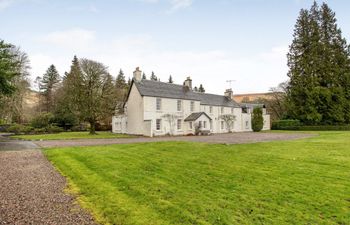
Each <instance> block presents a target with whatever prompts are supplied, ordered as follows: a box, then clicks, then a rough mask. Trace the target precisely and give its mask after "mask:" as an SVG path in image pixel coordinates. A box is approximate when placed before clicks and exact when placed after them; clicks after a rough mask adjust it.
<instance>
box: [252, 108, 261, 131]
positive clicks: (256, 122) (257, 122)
mask: <svg viewBox="0 0 350 225" xmlns="http://www.w3.org/2000/svg"><path fill="white" fill-rule="evenodd" d="M263 126H264V118H263V115H262V109H261V108H255V109H253V114H252V129H253V131H254V132H259V131H261V130H262V128H263Z"/></svg>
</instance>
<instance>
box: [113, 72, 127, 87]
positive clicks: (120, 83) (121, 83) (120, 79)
mask: <svg viewBox="0 0 350 225" xmlns="http://www.w3.org/2000/svg"><path fill="white" fill-rule="evenodd" d="M115 86H116V88H117V89H125V88H126V86H127V83H126V81H125V76H124V73H123V71H122V70H121V69H120V70H119V74H118V76H117V79H116V81H115Z"/></svg>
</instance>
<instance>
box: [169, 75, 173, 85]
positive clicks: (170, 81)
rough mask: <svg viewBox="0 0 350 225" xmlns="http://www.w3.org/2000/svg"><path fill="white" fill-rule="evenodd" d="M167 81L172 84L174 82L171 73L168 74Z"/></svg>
mask: <svg viewBox="0 0 350 225" xmlns="http://www.w3.org/2000/svg"><path fill="white" fill-rule="evenodd" d="M168 83H169V84H172V83H174V81H173V78H172V76H171V75H170V76H169V80H168Z"/></svg>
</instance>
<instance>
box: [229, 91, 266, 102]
mask: <svg viewBox="0 0 350 225" xmlns="http://www.w3.org/2000/svg"><path fill="white" fill-rule="evenodd" d="M272 98H273V93H271V92H267V93H250V94H237V95H233V99H234V100H235V101H236V102H238V103H241V102H254V101H256V100H259V99H267V100H270V99H272Z"/></svg>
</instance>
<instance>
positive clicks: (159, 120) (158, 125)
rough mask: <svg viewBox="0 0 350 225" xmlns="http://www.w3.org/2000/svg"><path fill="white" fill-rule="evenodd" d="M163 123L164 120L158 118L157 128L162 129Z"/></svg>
mask: <svg viewBox="0 0 350 225" xmlns="http://www.w3.org/2000/svg"><path fill="white" fill-rule="evenodd" d="M161 124H162V120H161V119H157V120H156V130H160V127H161Z"/></svg>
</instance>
